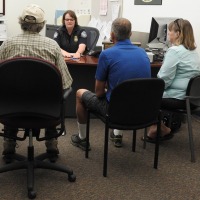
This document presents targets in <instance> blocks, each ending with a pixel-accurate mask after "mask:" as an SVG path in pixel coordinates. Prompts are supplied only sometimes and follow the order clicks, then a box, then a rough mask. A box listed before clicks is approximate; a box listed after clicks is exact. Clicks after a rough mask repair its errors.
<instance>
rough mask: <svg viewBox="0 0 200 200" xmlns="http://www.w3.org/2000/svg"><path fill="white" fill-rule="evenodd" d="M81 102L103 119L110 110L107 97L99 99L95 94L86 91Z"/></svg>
mask: <svg viewBox="0 0 200 200" xmlns="http://www.w3.org/2000/svg"><path fill="white" fill-rule="evenodd" d="M81 100H82V101H83V102H84V104H85V106H86V108H88V109H89V110H91V111H93V112H96V113H98V114H100V115H102V116H103V117H105V116H106V113H107V108H108V101H107V99H106V96H103V97H97V96H96V94H94V93H93V92H90V91H86V92H84V93H83V95H82V98H81Z"/></svg>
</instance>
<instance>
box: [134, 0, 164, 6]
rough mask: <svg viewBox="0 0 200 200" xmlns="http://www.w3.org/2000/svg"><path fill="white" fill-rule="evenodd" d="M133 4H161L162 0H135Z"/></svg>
mask: <svg viewBox="0 0 200 200" xmlns="http://www.w3.org/2000/svg"><path fill="white" fill-rule="evenodd" d="M135 5H162V0H135Z"/></svg>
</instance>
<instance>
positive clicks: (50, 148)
mask: <svg viewBox="0 0 200 200" xmlns="http://www.w3.org/2000/svg"><path fill="white" fill-rule="evenodd" d="M45 145H46V148H47V153H49V154H54V155H57V154H59V150H58V147H57V145H58V141H57V139H56V138H53V139H50V140H46V141H45Z"/></svg>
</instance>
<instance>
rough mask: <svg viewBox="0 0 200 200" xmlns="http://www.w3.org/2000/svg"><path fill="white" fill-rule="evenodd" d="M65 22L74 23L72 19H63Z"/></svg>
mask: <svg viewBox="0 0 200 200" xmlns="http://www.w3.org/2000/svg"><path fill="white" fill-rule="evenodd" d="M65 21H67V22H69V21H70V22H73V21H74V19H65Z"/></svg>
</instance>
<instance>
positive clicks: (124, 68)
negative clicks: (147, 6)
mask: <svg viewBox="0 0 200 200" xmlns="http://www.w3.org/2000/svg"><path fill="white" fill-rule="evenodd" d="M110 36H111V40H112V41H113V43H114V46H113V47H111V48H108V49H106V50H104V51H102V53H101V54H100V56H99V62H98V65H97V71H96V75H95V78H96V83H95V93H92V92H91V91H88V90H87V89H79V90H78V91H77V93H76V113H77V120H78V134H74V135H72V137H71V143H72V144H73V145H74V146H77V147H80V148H81V149H83V150H85V149H86V120H87V108H89V109H90V110H93V111H95V112H98V113H99V114H101V115H102V116H105V115H106V110H107V107H108V104H109V100H110V95H111V92H112V90H113V88H115V87H116V86H117V85H118V84H119V83H121V82H123V81H125V80H128V79H132V78H149V77H151V69H150V61H149V58H148V56H147V54H146V52H145V51H144V50H143V49H142V48H139V47H137V46H135V45H133V44H132V43H131V41H130V36H131V23H130V21H129V20H128V19H125V18H117V19H116V20H114V21H113V23H112V28H111V34H110ZM110 139H111V140H112V141H113V143H114V145H115V146H116V147H121V146H122V131H121V130H116V129H115V130H113V131H112V132H111V133H110Z"/></svg>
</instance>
